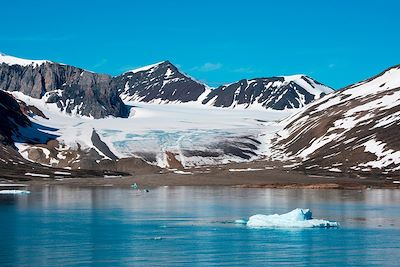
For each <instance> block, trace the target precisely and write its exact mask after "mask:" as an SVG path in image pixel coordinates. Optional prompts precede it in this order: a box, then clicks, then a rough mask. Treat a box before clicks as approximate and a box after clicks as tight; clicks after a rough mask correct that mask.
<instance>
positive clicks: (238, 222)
mask: <svg viewBox="0 0 400 267" xmlns="http://www.w3.org/2000/svg"><path fill="white" fill-rule="evenodd" d="M234 223H235V224H247V221H246V220H243V219H240V220H235V222H234Z"/></svg>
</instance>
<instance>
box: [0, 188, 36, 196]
mask: <svg viewBox="0 0 400 267" xmlns="http://www.w3.org/2000/svg"><path fill="white" fill-rule="evenodd" d="M30 193H31V191H28V190H15V189H5V190H0V194H1V195H26V194H30Z"/></svg>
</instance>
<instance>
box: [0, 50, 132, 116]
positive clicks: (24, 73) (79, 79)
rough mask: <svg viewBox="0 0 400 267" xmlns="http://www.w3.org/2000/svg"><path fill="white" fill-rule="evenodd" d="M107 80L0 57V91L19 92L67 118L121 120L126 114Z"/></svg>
mask: <svg viewBox="0 0 400 267" xmlns="http://www.w3.org/2000/svg"><path fill="white" fill-rule="evenodd" d="M111 80H112V78H111V76H108V75H104V74H96V73H92V72H89V71H85V70H83V69H80V68H76V67H72V66H68V65H64V64H58V63H54V62H51V61H46V60H26V59H20V58H16V57H12V56H7V55H4V54H1V55H0V89H2V90H6V91H19V92H22V93H24V94H25V95H28V96H31V97H34V98H43V99H45V100H46V102H47V103H55V104H56V105H57V107H58V108H59V109H60V110H62V111H65V112H66V113H69V114H77V115H82V116H88V117H93V118H103V117H106V116H110V115H111V116H115V117H125V116H127V113H128V110H127V108H126V106H125V105H124V104H123V102H122V101H121V99H120V98H119V96H118V93H117V92H116V91H115V90H113V89H112V87H111V86H110V85H111Z"/></svg>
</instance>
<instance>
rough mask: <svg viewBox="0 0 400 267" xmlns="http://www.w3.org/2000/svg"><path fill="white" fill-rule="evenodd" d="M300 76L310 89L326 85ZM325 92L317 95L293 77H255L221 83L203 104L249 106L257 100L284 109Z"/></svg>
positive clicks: (299, 105)
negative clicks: (292, 78) (223, 84)
mask: <svg viewBox="0 0 400 267" xmlns="http://www.w3.org/2000/svg"><path fill="white" fill-rule="evenodd" d="M301 79H303V80H304V81H305V82H307V85H308V86H310V87H312V88H313V89H315V88H316V87H320V86H321V87H325V86H323V85H321V84H319V83H316V82H315V81H314V80H309V79H310V78H307V77H305V76H301ZM303 86H304V85H303ZM325 90H326V89H325ZM324 94H325V93H324V92H323V91H321V92H320V94H319V95H314V94H312V93H310V92H309V91H308V90H307V88H304V87H302V86H301V85H299V84H298V83H296V81H295V80H286V79H285V77H271V78H257V79H252V80H240V81H239V82H236V83H232V84H229V85H227V86H220V87H218V88H216V89H214V90H212V91H211V92H210V93H209V94H208V95H207V97H206V98H205V99H204V100H203V104H207V103H211V105H213V106H216V107H235V106H237V105H244V106H245V107H249V106H251V105H254V104H257V105H260V106H263V107H264V108H271V109H276V110H283V109H291V108H300V107H302V106H304V105H306V104H308V103H310V102H312V101H313V100H314V99H317V98H320V97H321V96H323V95H324Z"/></svg>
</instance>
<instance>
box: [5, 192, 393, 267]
mask: <svg viewBox="0 0 400 267" xmlns="http://www.w3.org/2000/svg"><path fill="white" fill-rule="evenodd" d="M30 190H31V194H29V195H1V196H0V266H71V265H72V266H88V265H89V266H90V265H91V266H216V265H218V266H248V265H250V266H263V265H276V264H283V265H295V266H311V265H331V266H376V265H381V266H390V265H392V266H396V265H397V264H399V259H400V208H399V203H400V191H399V190H362V191H357V190H353V191H345V190H293V189H290V190H280V189H243V188H241V189H239V188H229V187H160V188H156V189H151V190H150V191H149V192H144V191H140V190H135V189H118V188H80V187H67V186H49V187H37V188H30ZM295 208H308V209H311V210H312V212H313V216H314V217H316V218H320V219H327V220H334V221H338V222H339V223H340V227H339V228H329V229H314V228H312V229H301V228H300V229H298V228H294V229H293V228H292V229H290V228H268V227H267V228H256V229H255V228H251V227H247V226H246V225H245V224H238V223H235V221H238V220H242V221H246V220H248V218H249V217H250V216H252V215H254V214H275V213H277V214H283V213H286V212H289V211H291V210H293V209H295Z"/></svg>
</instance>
